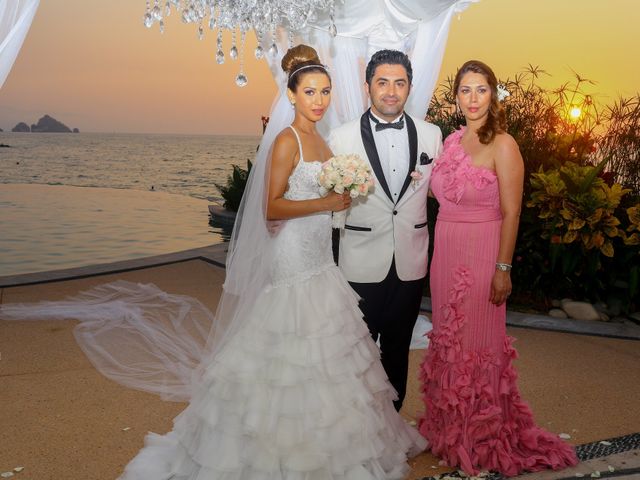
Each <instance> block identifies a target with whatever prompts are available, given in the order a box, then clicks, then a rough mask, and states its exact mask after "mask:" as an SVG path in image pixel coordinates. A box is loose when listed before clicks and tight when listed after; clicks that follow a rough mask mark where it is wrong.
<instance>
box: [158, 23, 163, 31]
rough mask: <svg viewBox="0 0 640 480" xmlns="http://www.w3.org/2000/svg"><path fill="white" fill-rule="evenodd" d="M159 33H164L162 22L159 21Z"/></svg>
mask: <svg viewBox="0 0 640 480" xmlns="http://www.w3.org/2000/svg"><path fill="white" fill-rule="evenodd" d="M158 25H159V28H160V33H164V20H160V22H159V24H158Z"/></svg>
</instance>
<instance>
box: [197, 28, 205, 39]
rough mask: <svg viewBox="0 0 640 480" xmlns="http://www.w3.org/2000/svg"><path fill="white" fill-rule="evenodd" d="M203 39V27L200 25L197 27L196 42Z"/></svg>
mask: <svg viewBox="0 0 640 480" xmlns="http://www.w3.org/2000/svg"><path fill="white" fill-rule="evenodd" d="M203 38H204V27H203V26H202V24H200V26H199V27H198V40H202V39H203Z"/></svg>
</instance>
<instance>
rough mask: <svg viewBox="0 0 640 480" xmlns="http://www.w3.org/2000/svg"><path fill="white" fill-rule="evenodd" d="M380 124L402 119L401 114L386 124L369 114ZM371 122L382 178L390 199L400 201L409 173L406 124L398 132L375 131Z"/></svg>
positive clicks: (387, 130) (391, 129) (392, 129)
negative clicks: (382, 173) (385, 183)
mask: <svg viewBox="0 0 640 480" xmlns="http://www.w3.org/2000/svg"><path fill="white" fill-rule="evenodd" d="M370 113H371V115H372V116H374V117H375V118H376V119H377V120H378V121H379V122H380V123H395V122H397V121H398V120H400V118H401V117H402V115H404V114H401V115H400V116H399V117H398V118H396V119H395V120H394V121H393V122H387V121H386V120H382V119H381V118H380V117H378V116H377V115H375V114H374V113H373V112H370ZM369 121H370V122H371V130H372V132H373V140H374V142H375V144H376V150H378V156H379V157H380V165H381V166H382V171H383V172H384V178H385V180H386V181H387V185H388V186H389V191H390V192H391V198H392V199H393V201H394V202H397V201H398V200H399V199H400V191H401V190H402V185H404V181H405V179H406V178H407V175H408V173H409V138H408V134H407V124H406V120H405V125H404V128H402V129H400V130H398V129H395V128H386V129H384V130H380V131H379V132H377V131H376V123H375V122H374V121H373V120H371V119H369Z"/></svg>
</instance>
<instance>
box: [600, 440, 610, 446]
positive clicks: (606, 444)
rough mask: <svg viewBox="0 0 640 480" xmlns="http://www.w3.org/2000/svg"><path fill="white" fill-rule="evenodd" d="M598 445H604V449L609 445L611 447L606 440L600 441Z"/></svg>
mask: <svg viewBox="0 0 640 480" xmlns="http://www.w3.org/2000/svg"><path fill="white" fill-rule="evenodd" d="M598 443H600V445H604V446H605V447H608V446H609V445H611V442H607V441H606V440H602V441H601V442H598Z"/></svg>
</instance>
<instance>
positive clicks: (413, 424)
mask: <svg viewBox="0 0 640 480" xmlns="http://www.w3.org/2000/svg"><path fill="white" fill-rule="evenodd" d="M407 423H408V424H409V425H411V426H412V427H415V426H416V425H418V422H416V421H415V420H409V421H408V422H407Z"/></svg>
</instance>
